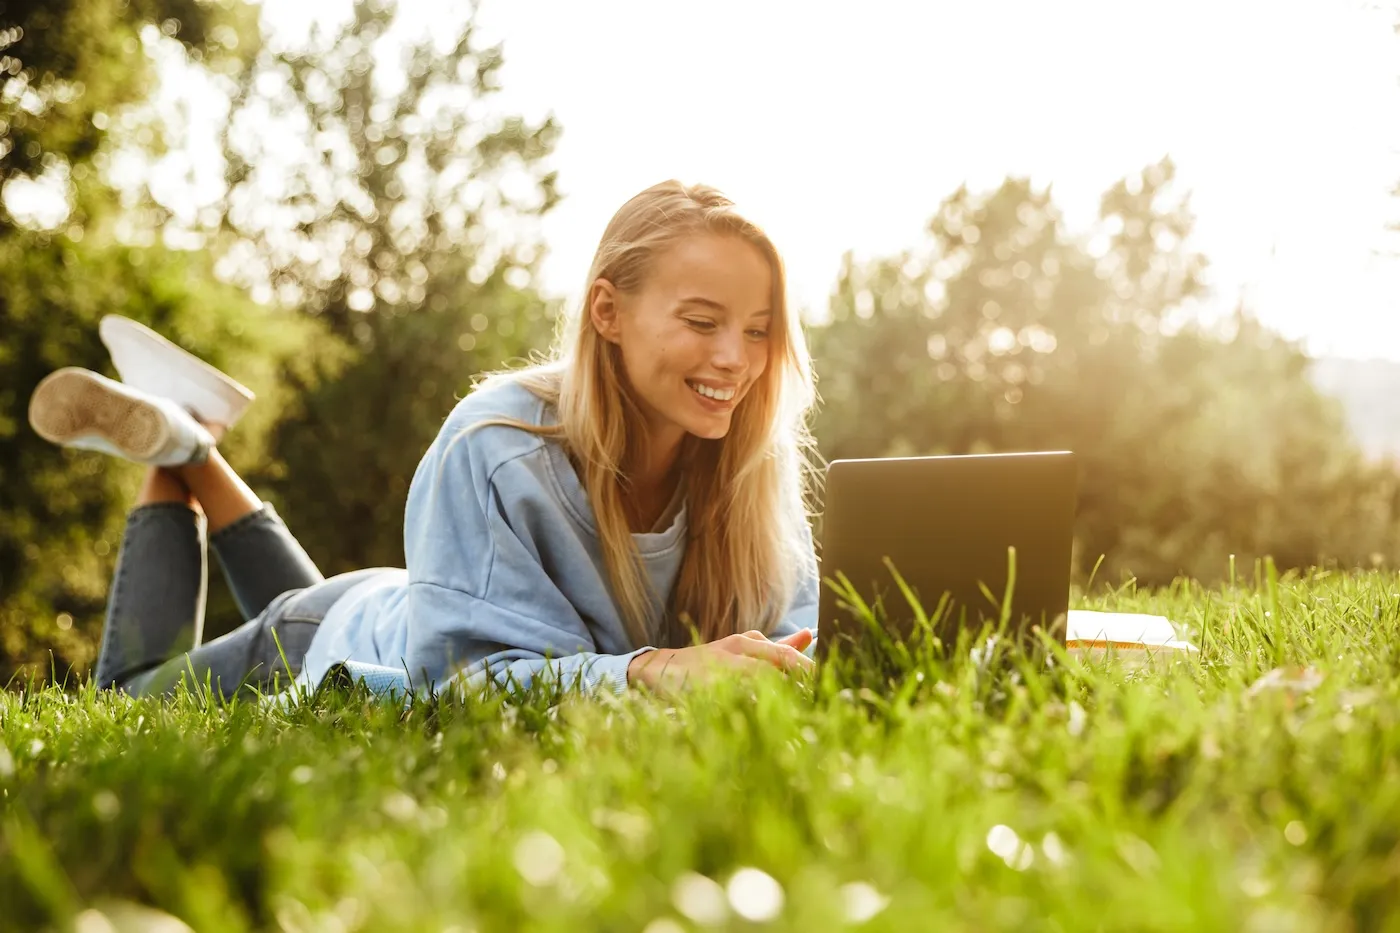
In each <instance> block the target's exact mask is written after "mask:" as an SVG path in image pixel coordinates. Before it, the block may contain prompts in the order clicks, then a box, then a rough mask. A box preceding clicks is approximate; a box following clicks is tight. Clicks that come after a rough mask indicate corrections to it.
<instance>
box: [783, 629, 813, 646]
mask: <svg viewBox="0 0 1400 933" xmlns="http://www.w3.org/2000/svg"><path fill="white" fill-rule="evenodd" d="M778 644H780V645H791V646H792V647H793V648H795V649H796V650H798V651H806V650H807V648H808V647H809V646H810V645H811V644H812V630H811V629H809V628H804V629H798V630H797V631H796V632H793V633H792V634H791V635H787V636H784V637H783V638H779V639H778Z"/></svg>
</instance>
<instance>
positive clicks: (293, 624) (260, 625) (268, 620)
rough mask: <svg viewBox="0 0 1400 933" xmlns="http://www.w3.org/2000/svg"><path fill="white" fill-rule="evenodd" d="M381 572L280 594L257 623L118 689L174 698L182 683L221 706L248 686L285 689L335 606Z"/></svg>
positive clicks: (362, 572) (261, 689) (342, 577)
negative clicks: (205, 691)
mask: <svg viewBox="0 0 1400 933" xmlns="http://www.w3.org/2000/svg"><path fill="white" fill-rule="evenodd" d="M380 572H381V571H380V570H377V569H375V570H360V571H356V572H354V573H343V574H340V575H338V576H335V577H331V578H330V579H329V580H325V581H322V582H320V583H317V584H315V585H314V586H309V587H306V588H305V589H300V590H291V591H289V592H286V593H282V594H280V595H278V596H277V597H275V598H274V599H273V600H272V602H271V604H270V605H268V606H267V608H266V609H264V610H263V611H262V613H261V614H260V615H258V616H257V618H254V619H252V620H250V621H248V622H245V623H244V624H243V625H241V626H239V627H238V628H236V629H234V630H233V631H232V632H229V633H228V634H227V635H224V636H223V637H221V638H216V639H214V640H213V641H211V642H209V643H208V644H205V645H200V646H199V647H198V648H195V649H194V650H193V651H190V652H189V653H188V654H186V655H183V656H181V657H178V658H172V659H170V660H168V661H166V662H165V663H164V664H161V665H160V666H159V667H157V668H154V669H152V670H148V671H145V672H143V673H140V674H138V675H136V676H134V677H131V678H129V679H128V680H126V681H125V682H123V683H122V684H120V686H121V688H122V689H123V690H125V691H126V692H128V693H130V694H132V695H134V696H153V695H160V694H169V693H172V692H174V691H175V690H176V689H177V687H178V686H179V684H180V683H181V681H182V680H183V681H184V683H185V684H186V686H187V687H188V688H191V689H193V688H196V687H198V688H204V687H206V686H207V687H208V688H209V691H210V695H211V696H212V697H213V698H215V699H220V700H228V699H230V698H232V697H233V696H234V694H236V693H237V692H238V691H239V689H240V688H242V687H245V686H246V687H249V688H252V689H253V690H255V691H257V692H276V691H279V690H282V689H285V688H286V687H287V686H288V685H289V684H290V683H291V682H292V680H293V679H294V678H295V677H296V675H298V674H300V673H301V665H302V661H303V659H304V658H305V657H306V652H307V649H309V648H310V647H311V640H312V639H313V638H314V637H315V636H316V632H317V631H318V630H319V628H320V625H321V620H322V619H324V618H325V616H326V613H327V612H329V611H330V608H331V606H333V605H334V604H335V601H336V600H338V599H339V598H340V597H341V596H344V595H345V593H346V592H347V591H348V590H349V589H350V588H351V587H353V586H355V585H356V584H358V583H360V582H362V581H364V580H366V579H368V578H369V577H370V576H372V575H374V574H376V573H380Z"/></svg>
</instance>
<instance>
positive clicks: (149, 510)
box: [94, 501, 208, 687]
mask: <svg viewBox="0 0 1400 933" xmlns="http://www.w3.org/2000/svg"><path fill="white" fill-rule="evenodd" d="M207 581H208V569H207V562H206V559H205V547H204V521H203V518H202V517H201V516H200V515H199V513H197V512H195V511H193V510H192V509H191V508H190V507H189V506H188V505H186V504H184V503H181V502H174V501H157V502H149V503H146V504H143V505H139V506H137V507H136V508H135V509H134V510H132V512H131V515H130V516H128V517H127V522H126V531H125V533H124V534H123V536H122V543H121V549H120V550H119V551H118V554H117V572H116V576H115V578H114V579H113V581H112V590H111V594H110V595H109V596H108V598H107V620H106V624H105V626H104V628H103V630H102V647H101V648H100V649H99V651H98V654H97V669H96V672H95V673H94V677H95V678H96V680H97V684H98V686H99V687H110V686H113V685H116V684H118V683H119V682H121V681H123V680H125V679H127V678H129V677H131V676H132V675H134V674H137V673H139V672H141V671H145V670H148V669H150V668H152V667H155V666H156V665H158V664H160V663H161V662H162V661H165V660H166V659H168V658H172V657H177V656H180V655H182V654H183V653H184V652H185V651H187V650H189V649H190V648H191V647H193V646H194V645H197V644H198V643H199V640H200V637H201V635H202V633H203V628H204V593H205V586H206V584H207Z"/></svg>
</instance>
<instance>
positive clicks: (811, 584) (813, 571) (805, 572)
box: [768, 518, 821, 641]
mask: <svg viewBox="0 0 1400 933" xmlns="http://www.w3.org/2000/svg"><path fill="white" fill-rule="evenodd" d="M802 529H803V531H804V532H805V541H804V548H805V555H806V560H805V561H804V562H803V569H802V575H801V577H800V578H799V579H798V584H797V591H796V592H795V593H794V594H793V598H792V602H790V603H789V604H788V610H787V613H786V614H784V616H783V618H782V620H781V621H779V622H778V624H777V625H776V626H774V628H773V630H772V631H771V632H769V633H768V637H769V638H770V639H773V640H775V641H776V640H777V639H779V638H786V637H787V636H788V635H793V634H796V633H797V632H799V631H801V630H802V629H804V628H807V629H811V630H812V634H813V635H815V634H816V633H817V601H818V598H819V597H820V595H821V581H820V579H819V576H818V569H817V567H818V565H817V554H816V548H815V546H814V545H813V542H812V527H811V525H810V524H808V523H807V521H806V519H805V518H804V519H802Z"/></svg>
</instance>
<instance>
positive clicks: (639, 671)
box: [627, 648, 666, 687]
mask: <svg viewBox="0 0 1400 933" xmlns="http://www.w3.org/2000/svg"><path fill="white" fill-rule="evenodd" d="M665 650H666V649H664V648H653V649H651V650H650V651H643V652H640V653H639V654H636V655H633V656H632V660H631V661H629V662H628V663H627V685H628V686H629V687H635V686H636V685H637V684H647V685H650V684H651V677H650V675H648V674H647V673H646V671H647V668H648V667H650V665H651V664H653V663H654V662H655V661H656V660H657V658H658V656H659V655H660V654H661V652H662V651H665Z"/></svg>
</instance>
